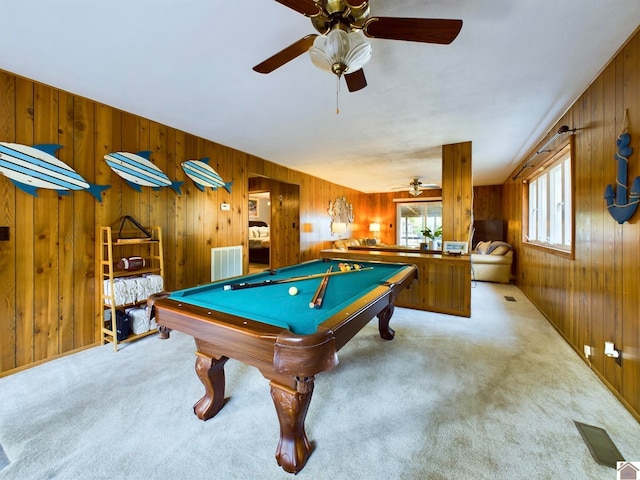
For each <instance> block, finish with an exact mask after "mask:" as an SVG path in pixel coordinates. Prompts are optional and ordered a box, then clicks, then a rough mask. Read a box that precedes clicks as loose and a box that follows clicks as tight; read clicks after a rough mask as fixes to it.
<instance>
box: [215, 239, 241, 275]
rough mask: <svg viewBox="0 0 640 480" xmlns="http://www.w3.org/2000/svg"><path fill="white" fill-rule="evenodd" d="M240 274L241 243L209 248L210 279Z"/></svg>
mask: <svg viewBox="0 0 640 480" xmlns="http://www.w3.org/2000/svg"><path fill="white" fill-rule="evenodd" d="M239 275H242V245H238V246H234V247H218V248H212V249H211V281H212V282H215V281H217V280H223V279H225V278H230V277H237V276H239Z"/></svg>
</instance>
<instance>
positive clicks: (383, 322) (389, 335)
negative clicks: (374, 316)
mask: <svg viewBox="0 0 640 480" xmlns="http://www.w3.org/2000/svg"><path fill="white" fill-rule="evenodd" d="M394 308H395V307H394V305H393V304H390V305H389V306H387V307H386V308H385V309H384V310H382V311H381V312H380V313H379V314H378V330H379V331H380V336H381V337H382V338H384V339H385V340H393V337H394V336H395V334H396V332H395V331H394V330H393V328H391V327H390V326H389V321H390V320H391V317H392V316H393V310H394Z"/></svg>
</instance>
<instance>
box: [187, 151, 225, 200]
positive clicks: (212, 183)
mask: <svg viewBox="0 0 640 480" xmlns="http://www.w3.org/2000/svg"><path fill="white" fill-rule="evenodd" d="M182 170H184V173H186V174H187V176H188V177H189V178H190V179H191V180H193V183H195V184H196V187H197V188H198V189H199V190H201V191H203V192H204V191H205V188H207V187H209V188H211V190H217V189H218V187H222V188H224V189H225V190H226V191H227V192H229V193H231V185H232V184H233V182H225V181H224V180H222V177H221V176H220V175H218V172H216V171H215V170H214V169H213V168H212V167H211V165H209V158H201V159H200V160H187V161H186V162H182Z"/></svg>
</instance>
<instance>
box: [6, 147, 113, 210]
mask: <svg viewBox="0 0 640 480" xmlns="http://www.w3.org/2000/svg"><path fill="white" fill-rule="evenodd" d="M60 148H62V145H56V144H42V145H34V146H33V147H29V146H27V145H21V144H19V143H5V142H0V172H1V173H3V174H4V175H6V176H7V177H8V178H9V179H10V180H11V182H12V183H13V184H14V185H15V186H16V187H18V188H19V189H20V190H22V191H24V192H27V193H28V194H30V195H33V196H34V197H37V196H38V188H46V189H48V190H55V191H56V192H58V194H59V195H67V194H68V193H70V190H86V191H87V192H89V193H90V194H91V195H93V196H94V197H95V199H96V200H98V201H99V202H101V203H102V192H103V191H104V190H106V189H107V188H109V187H111V185H94V184H92V183H89V182H87V181H86V180H85V179H84V178H82V176H80V175H79V174H78V173H77V172H76V171H75V170H74V169H73V168H71V167H70V166H69V165H67V164H66V163H64V162H63V161H61V160H58V159H57V158H56V157H55V153H56V152H57V151H58V149H60Z"/></svg>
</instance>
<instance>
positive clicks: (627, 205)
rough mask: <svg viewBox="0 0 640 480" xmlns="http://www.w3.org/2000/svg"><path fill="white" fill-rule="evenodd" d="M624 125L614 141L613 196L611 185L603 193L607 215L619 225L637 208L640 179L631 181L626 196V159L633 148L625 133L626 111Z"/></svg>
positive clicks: (639, 195)
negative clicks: (615, 165)
mask: <svg viewBox="0 0 640 480" xmlns="http://www.w3.org/2000/svg"><path fill="white" fill-rule="evenodd" d="M624 124H625V126H624V130H623V131H622V133H621V134H620V135H619V136H618V139H617V140H616V146H617V149H618V151H617V152H616V154H615V155H614V158H615V159H616V162H617V163H618V168H617V176H616V192H615V194H614V191H613V186H612V185H607V188H606V189H605V191H604V198H605V200H606V201H607V208H608V209H609V213H610V214H611V216H612V217H613V218H614V219H615V220H616V221H617V222H618V223H619V224H622V223H624V222H626V221H627V220H629V219H630V218H631V217H632V216H633V214H634V213H635V211H636V209H637V208H638V202H639V201H640V177H636V178H635V179H634V180H633V184H632V186H631V192H630V193H629V194H627V192H628V190H629V189H628V188H627V167H628V163H629V158H628V157H629V156H631V154H632V153H633V148H631V146H630V143H631V136H630V135H629V133H628V132H627V127H628V121H627V111H626V110H625V113H624Z"/></svg>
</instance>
